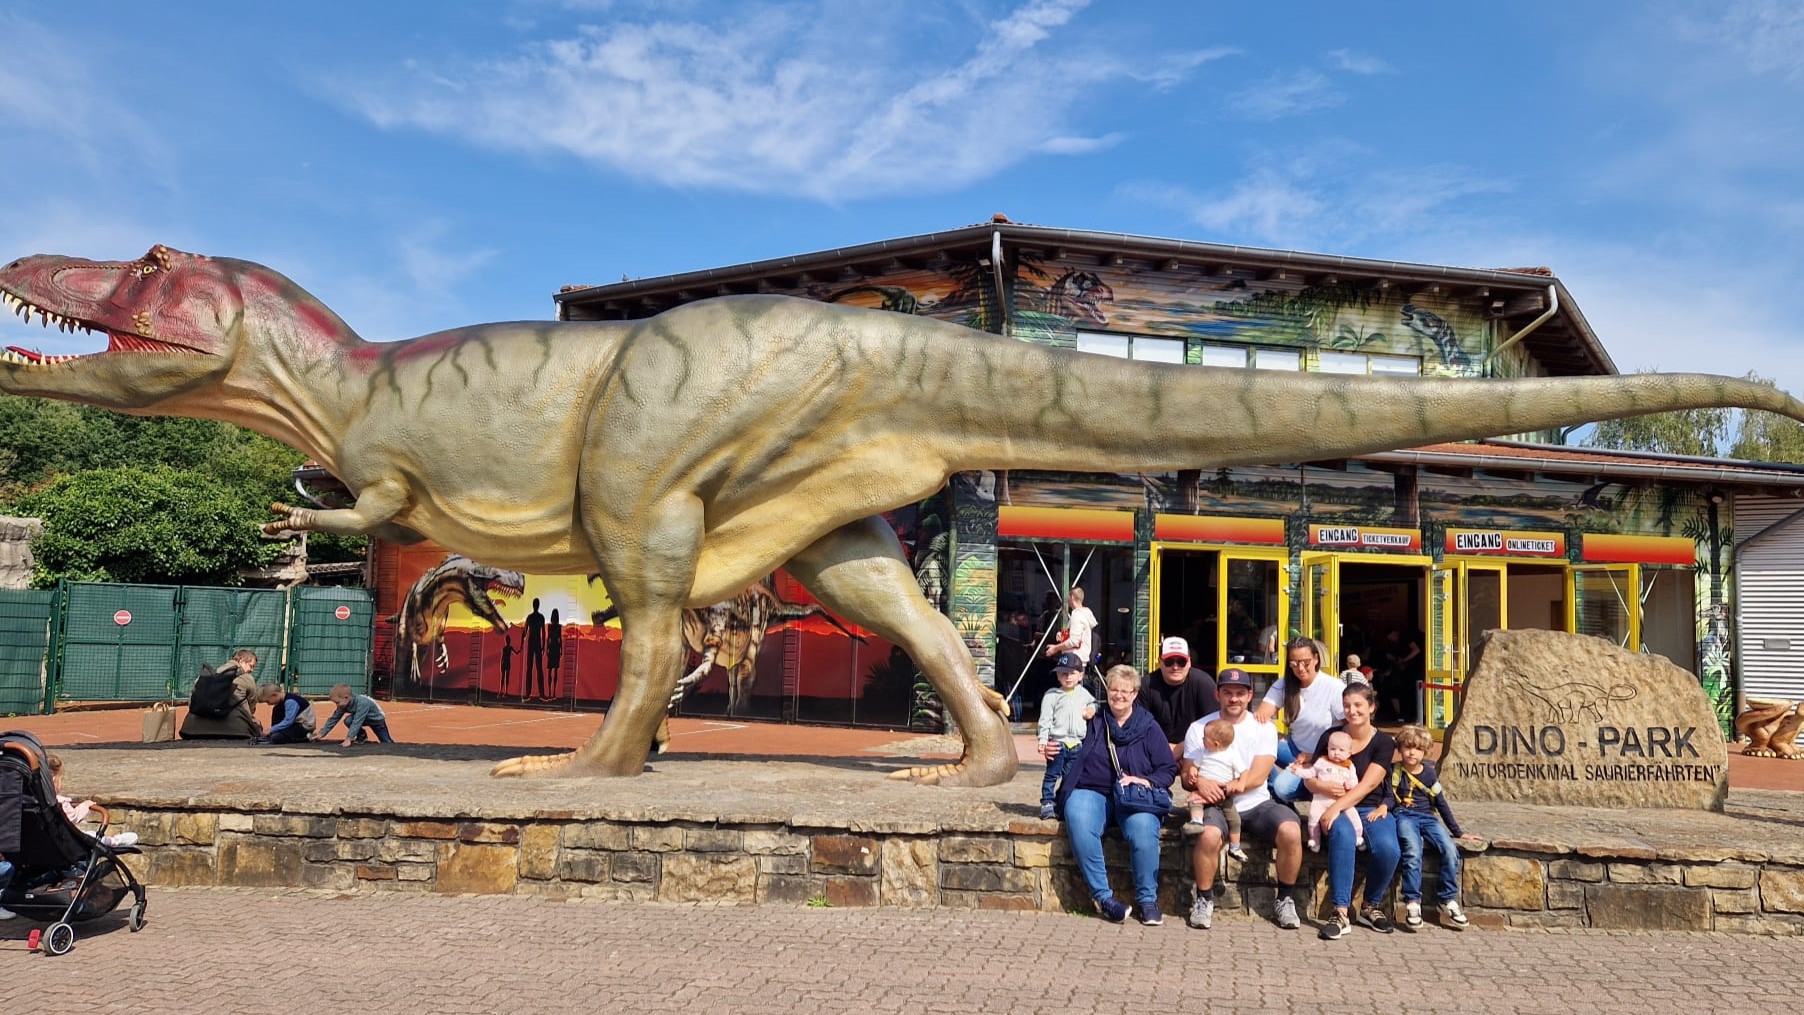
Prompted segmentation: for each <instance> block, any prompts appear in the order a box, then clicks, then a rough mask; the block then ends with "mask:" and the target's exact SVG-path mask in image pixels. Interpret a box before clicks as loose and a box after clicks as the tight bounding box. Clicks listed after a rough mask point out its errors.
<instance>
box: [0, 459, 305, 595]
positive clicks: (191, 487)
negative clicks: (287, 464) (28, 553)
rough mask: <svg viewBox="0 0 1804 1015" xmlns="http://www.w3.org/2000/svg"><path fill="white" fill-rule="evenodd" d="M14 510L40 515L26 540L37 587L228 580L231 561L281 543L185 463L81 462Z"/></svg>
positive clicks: (255, 556)
mask: <svg viewBox="0 0 1804 1015" xmlns="http://www.w3.org/2000/svg"><path fill="white" fill-rule="evenodd" d="M15 510H17V511H18V512H19V513H20V514H24V515H29V516H31V517H35V518H42V519H43V520H44V531H43V534H42V535H40V536H39V537H38V538H37V539H36V540H34V541H33V542H32V555H33V556H34V557H36V558H37V571H36V573H35V574H34V575H33V577H32V581H33V584H35V585H37V586H38V587H40V588H42V587H46V586H50V585H54V584H56V581H57V579H58V578H69V579H73V580H76V581H118V582H149V583H158V584H169V585H235V584H237V582H238V572H239V571H241V570H243V569H246V568H254V567H261V566H263V565H266V564H268V563H270V562H272V561H273V560H274V559H275V558H276V556H277V555H278V554H279V553H280V552H281V547H280V545H279V544H276V543H270V542H266V541H265V540H263V539H262V538H261V537H260V536H259V535H258V534H257V525H258V524H259V523H260V522H262V521H263V520H264V519H265V517H266V515H265V514H263V513H262V512H260V511H258V510H257V509H256V506H255V505H254V504H253V503H251V502H249V501H247V500H246V499H245V498H244V497H243V496H241V495H240V494H238V493H237V492H236V491H234V490H233V489H231V488H230V487H228V486H226V485H223V484H221V483H219V482H216V481H215V480H214V479H213V477H211V476H209V475H207V474H205V473H202V472H200V471H198V470H195V469H177V468H172V467H170V466H168V465H153V466H148V467H144V466H136V465H124V466H109V467H107V468H101V469H89V470H87V471H85V472H77V473H72V474H70V475H67V476H61V477H59V478H57V479H55V480H53V481H52V482H50V483H49V484H48V485H46V486H44V487H42V488H40V489H37V490H34V491H32V492H30V493H27V494H25V495H24V496H23V497H21V498H19V500H18V503H17V505H16V507H15Z"/></svg>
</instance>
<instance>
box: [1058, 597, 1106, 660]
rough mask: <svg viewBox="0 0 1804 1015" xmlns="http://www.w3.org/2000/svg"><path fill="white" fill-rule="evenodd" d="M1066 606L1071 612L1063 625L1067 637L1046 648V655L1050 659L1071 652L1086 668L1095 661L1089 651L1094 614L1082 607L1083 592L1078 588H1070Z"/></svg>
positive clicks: (1094, 625) (1094, 627)
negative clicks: (1061, 653)
mask: <svg viewBox="0 0 1804 1015" xmlns="http://www.w3.org/2000/svg"><path fill="white" fill-rule="evenodd" d="M1067 605H1068V606H1069V607H1070V610H1071V615H1070V619H1069V620H1067V621H1066V623H1065V626H1066V629H1067V634H1068V636H1067V637H1066V638H1065V640H1064V641H1061V642H1059V643H1058V644H1056V645H1048V646H1046V655H1047V656H1048V657H1051V656H1056V655H1058V654H1059V653H1060V652H1072V653H1075V654H1076V655H1077V657H1078V659H1080V660H1082V661H1083V664H1084V666H1085V667H1088V666H1089V665H1090V663H1091V662H1092V661H1094V659H1095V654H1094V653H1093V652H1092V651H1091V643H1090V635H1091V632H1093V631H1095V630H1096V614H1094V613H1091V612H1090V608H1089V607H1088V606H1085V605H1084V590H1083V589H1080V588H1075V587H1074V588H1072V590H1071V597H1070V598H1069V599H1068V600H1067Z"/></svg>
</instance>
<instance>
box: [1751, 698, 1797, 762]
mask: <svg viewBox="0 0 1804 1015" xmlns="http://www.w3.org/2000/svg"><path fill="white" fill-rule="evenodd" d="M1800 727H1804V707H1800V703H1799V702H1795V701H1761V700H1759V699H1757V698H1749V699H1748V707H1747V708H1745V709H1743V710H1742V713H1741V714H1740V715H1738V716H1736V717H1735V732H1737V733H1739V734H1741V735H1742V736H1744V737H1747V738H1748V744H1747V746H1746V747H1744V748H1742V750H1741V753H1742V754H1744V755H1746V756H1748V757H1750V758H1785V759H1787V760H1789V761H1796V760H1798V759H1799V758H1804V750H1800V749H1799V747H1798V745H1797V744H1796V743H1795V741H1796V740H1797V739H1798V730H1799V728H1800Z"/></svg>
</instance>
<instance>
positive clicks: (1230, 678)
mask: <svg viewBox="0 0 1804 1015" xmlns="http://www.w3.org/2000/svg"><path fill="white" fill-rule="evenodd" d="M1215 686H1216V687H1218V688H1221V687H1244V688H1246V689H1247V690H1249V691H1250V690H1252V689H1253V678H1252V677H1249V676H1247V671H1245V670H1243V669H1240V668H1239V667H1237V666H1230V667H1228V668H1227V669H1225V670H1222V671H1221V672H1220V673H1217V674H1216V675H1215Z"/></svg>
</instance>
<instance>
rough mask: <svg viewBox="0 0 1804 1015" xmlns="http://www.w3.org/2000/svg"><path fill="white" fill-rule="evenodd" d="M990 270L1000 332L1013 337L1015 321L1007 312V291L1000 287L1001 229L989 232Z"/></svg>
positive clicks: (1007, 336)
mask: <svg viewBox="0 0 1804 1015" xmlns="http://www.w3.org/2000/svg"><path fill="white" fill-rule="evenodd" d="M990 272H991V274H993V275H995V276H996V309H997V310H998V311H1000V312H1001V314H1002V334H1003V336H1004V337H1006V338H1014V337H1015V322H1014V318H1013V315H1011V314H1010V313H1009V297H1008V291H1007V290H1005V289H1003V287H1002V230H1000V229H998V230H996V231H995V232H993V233H991V234H990Z"/></svg>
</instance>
